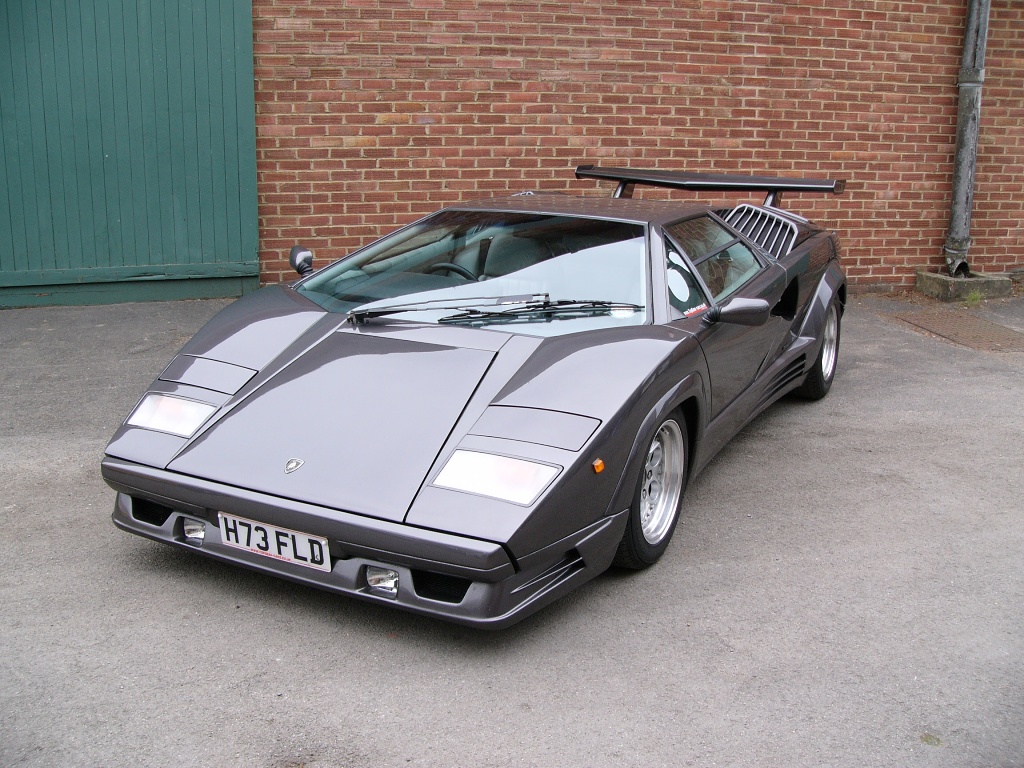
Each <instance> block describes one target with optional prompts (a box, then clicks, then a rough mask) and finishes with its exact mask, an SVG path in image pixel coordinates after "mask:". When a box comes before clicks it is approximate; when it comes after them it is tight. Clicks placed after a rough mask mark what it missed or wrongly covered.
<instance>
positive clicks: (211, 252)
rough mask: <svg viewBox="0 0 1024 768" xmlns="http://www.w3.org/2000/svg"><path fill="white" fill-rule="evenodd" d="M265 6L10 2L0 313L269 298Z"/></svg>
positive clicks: (1, 59)
mask: <svg viewBox="0 0 1024 768" xmlns="http://www.w3.org/2000/svg"><path fill="white" fill-rule="evenodd" d="M257 248H258V245H257V221H256V126H255V101H254V94H253V49H252V5H251V3H250V2H240V0H173V2H163V1H159V0H89V1H88V2H67V1H66V0H0V306H24V305H31V304H49V303H92V302H104V301H134V300H144V299H156V298H179V297H199V296H213V295H232V294H235V295H237V294H239V293H242V292H245V291H246V290H248V289H250V288H252V287H254V286H255V285H256V284H257V282H258V274H259V266H258V257H257Z"/></svg>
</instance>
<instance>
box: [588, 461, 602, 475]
mask: <svg viewBox="0 0 1024 768" xmlns="http://www.w3.org/2000/svg"><path fill="white" fill-rule="evenodd" d="M591 466H592V467H593V468H594V472H595V473H596V474H601V473H602V472H604V462H603V461H601V459H594V463H593V464H591Z"/></svg>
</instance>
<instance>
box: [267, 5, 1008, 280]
mask: <svg viewBox="0 0 1024 768" xmlns="http://www.w3.org/2000/svg"><path fill="white" fill-rule="evenodd" d="M965 5H966V4H965V2H964V0H919V1H918V2H903V1H902V0H889V1H888V2H883V1H882V0H860V1H859V2H857V3H850V2H848V1H847V0H793V1H791V2H778V1H777V0H776V1H775V2H739V1H737V0H634V1H632V2H628V1H627V0H620V2H607V1H605V2H601V1H599V0H587V1H586V2H559V3H550V2H539V3H538V2H533V3H525V2H524V3H515V2H500V1H498V0H480V1H479V2H477V1H476V0H405V1H403V2H399V1H398V0H343V1H342V0H255V1H254V23H255V51H256V102H257V167H258V173H259V206H260V207H259V213H260V247H261V258H262V262H263V279H264V280H266V281H275V280H281V279H291V278H292V276H293V274H292V273H291V272H290V270H289V269H288V266H287V263H286V261H287V251H288V248H289V247H290V246H291V245H293V244H294V243H295V242H296V241H301V242H302V243H304V244H305V245H307V246H309V247H311V248H312V249H313V250H314V252H315V253H316V256H317V263H318V264H323V263H325V262H326V261H327V260H331V259H334V258H337V257H339V256H341V255H343V254H344V253H346V252H347V251H349V250H351V249H352V248H354V247H356V246H359V245H361V244H363V243H365V242H367V241H368V240H370V239H372V238H375V237H377V236H378V235H380V234H383V233H385V232H387V231H389V230H391V229H393V228H395V227H396V226H398V225H401V224H404V223H407V222H409V221H411V220H413V219H414V218H416V217H418V216H420V215H423V214H425V213H428V212H430V211H433V210H436V209H437V208H438V207H439V206H441V205H444V204H447V203H451V202H456V201H459V200H465V199H471V198H474V197H479V196H487V195H490V194H492V193H499V194H500V193H505V192H508V191H518V190H521V189H526V188H531V189H549V190H562V191H571V192H573V193H588V194H610V191H611V190H610V188H601V189H598V185H597V184H596V183H592V182H578V181H576V180H575V179H574V177H573V174H572V169H573V168H574V167H575V166H576V165H577V164H581V163H599V164H606V165H633V166H636V167H650V168H663V169H687V170H699V171H708V172H751V173H771V174H779V175H796V176H800V175H804V176H828V177H833V178H845V179H847V180H848V182H849V183H848V184H847V192H846V194H844V195H842V196H840V197H838V198H832V197H823V196H815V195H792V196H790V197H789V198H788V205H789V207H791V208H793V209H794V210H797V211H800V212H802V213H804V214H806V215H809V216H811V217H812V218H815V219H817V220H819V221H822V222H824V223H826V224H827V225H829V226H831V227H834V228H837V229H838V230H839V231H840V233H841V236H842V239H843V242H844V245H845V253H844V263H845V266H846V269H847V272H848V274H849V275H850V278H851V282H853V283H854V284H855V285H856V286H858V287H859V288H861V289H882V290H898V289H904V288H909V287H912V285H913V281H914V271H915V269H916V268H918V267H921V266H929V267H933V268H935V269H938V268H939V267H940V265H942V264H943V259H942V255H941V247H942V242H943V240H944V237H945V228H946V224H947V220H948V206H949V203H948V198H949V187H950V182H949V176H950V171H951V165H952V159H953V146H954V141H955V130H956V85H955V84H956V77H957V71H958V69H959V64H960V51H961V46H962V35H963V22H964V13H965ZM1022 30H1024V5H1022V4H1021V3H1020V2H1017V1H1016V0H993V12H992V28H991V31H990V45H989V54H988V60H987V70H988V71H987V75H988V80H987V82H986V85H985V90H984V95H983V126H982V139H981V152H980V161H979V170H978V175H977V180H978V191H977V193H976V197H975V216H974V224H975V230H974V235H975V238H976V241H975V246H974V248H973V249H972V253H971V263H972V266H974V267H975V268H976V269H977V268H983V269H998V268H1006V267H1007V266H1010V265H1016V264H1021V263H1024V256H1022V255H1021V254H1020V246H1021V239H1022V230H1021V221H1022V219H1024V216H1022V213H1024V174H1022V172H1021V167H1022V161H1024V136H1022V133H1024V130H1022V122H1024V112H1022V102H1024V58H1022V57H1024V53H1022V51H1024V40H1022V36H1024V31H1022ZM638 194H641V195H644V196H659V197H663V196H666V195H672V196H675V197H679V198H684V197H686V196H687V194H686V193H665V192H663V191H657V190H644V191H639V190H638Z"/></svg>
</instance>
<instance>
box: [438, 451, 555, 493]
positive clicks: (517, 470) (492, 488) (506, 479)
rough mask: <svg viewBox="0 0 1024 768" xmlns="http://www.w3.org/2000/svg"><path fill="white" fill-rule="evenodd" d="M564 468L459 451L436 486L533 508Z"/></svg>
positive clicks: (489, 454) (442, 473)
mask: <svg viewBox="0 0 1024 768" xmlns="http://www.w3.org/2000/svg"><path fill="white" fill-rule="evenodd" d="M560 471H561V467H553V466H551V465H550V464H538V463H537V462H535V461H526V460H525V459H513V458H511V457H509V456H497V455H495V454H493V453H478V452H477V451H456V452H455V453H453V454H452V457H451V458H450V459H448V463H446V464H445V465H444V469H442V470H441V472H440V474H438V476H437V477H436V478H434V482H433V485H436V486H439V487H441V488H450V489H452V490H454V491H466V492H467V493H478V494H480V495H481V496H492V497H494V498H496V499H502V500H504V501H511V502H513V503H515V504H531V503H533V501H534V500H535V499H536V498H537V497H538V496H539V495H540V492H541V491H543V490H544V489H545V488H547V487H548V484H549V483H550V482H551V481H552V480H554V479H555V476H556V475H558V473H559V472H560Z"/></svg>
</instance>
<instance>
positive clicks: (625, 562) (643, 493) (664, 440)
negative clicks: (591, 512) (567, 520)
mask: <svg viewBox="0 0 1024 768" xmlns="http://www.w3.org/2000/svg"><path fill="white" fill-rule="evenodd" d="M686 446H687V442H686V423H685V422H683V421H682V420H677V418H676V417H670V418H668V419H665V421H663V422H662V423H661V426H660V427H658V430H657V431H656V432H655V433H654V437H653V438H652V439H651V442H650V444H649V445H648V446H647V452H646V454H645V457H644V461H643V464H642V465H641V467H640V475H639V477H638V478H637V484H636V490H635V491H634V493H633V504H632V505H631V506H630V509H629V519H628V521H627V522H626V531H625V533H624V534H623V536H622V541H621V542H620V544H619V549H618V551H617V552H616V553H615V560H614V561H613V562H614V564H615V565H618V566H620V567H623V568H632V569H635V570H638V569H640V568H646V567H647V566H649V565H653V564H654V563H656V562H657V561H658V558H660V557H661V556H662V554H664V552H665V550H666V549H667V548H668V543H669V541H670V540H671V539H672V532H673V531H674V530H675V527H676V522H677V521H678V520H679V510H680V507H681V506H682V500H683V490H684V489H685V487H686Z"/></svg>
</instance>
